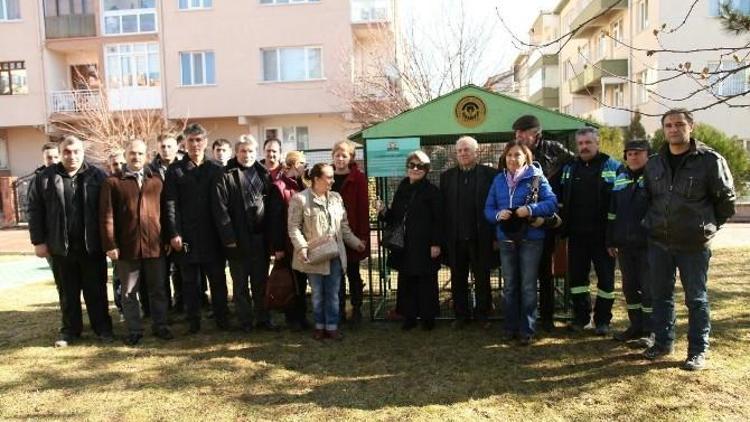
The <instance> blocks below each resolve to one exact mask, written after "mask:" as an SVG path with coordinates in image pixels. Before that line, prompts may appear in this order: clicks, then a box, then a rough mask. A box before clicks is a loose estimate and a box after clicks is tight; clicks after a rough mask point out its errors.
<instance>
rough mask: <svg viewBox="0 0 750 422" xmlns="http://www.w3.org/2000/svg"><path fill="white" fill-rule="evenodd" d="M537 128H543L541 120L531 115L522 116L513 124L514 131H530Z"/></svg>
mask: <svg viewBox="0 0 750 422" xmlns="http://www.w3.org/2000/svg"><path fill="white" fill-rule="evenodd" d="M535 127H542V124H541V123H539V119H537V118H536V116H532V115H531V114H526V115H524V116H521V117H519V118H518V119H516V121H515V122H513V130H529V129H533V128H535Z"/></svg>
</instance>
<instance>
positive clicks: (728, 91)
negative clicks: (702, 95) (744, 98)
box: [708, 60, 750, 97]
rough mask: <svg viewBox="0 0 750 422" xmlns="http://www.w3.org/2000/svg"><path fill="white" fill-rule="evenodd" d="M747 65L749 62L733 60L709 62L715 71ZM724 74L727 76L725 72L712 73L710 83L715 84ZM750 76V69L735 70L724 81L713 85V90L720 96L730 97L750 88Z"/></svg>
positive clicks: (711, 68)
mask: <svg viewBox="0 0 750 422" xmlns="http://www.w3.org/2000/svg"><path fill="white" fill-rule="evenodd" d="M745 65H747V62H740V63H737V62H735V61H731V60H724V61H722V62H721V63H719V62H709V63H708V68H709V69H710V70H711V71H713V72H718V71H721V70H724V69H726V70H728V71H729V70H732V69H736V68H738V67H741V66H745ZM722 76H725V74H717V75H711V77H710V78H709V83H711V84H713V83H714V81H716V80H718V79H719V78H720V77H722ZM748 77H750V71H748V70H747V69H744V70H742V71H739V72H735V73H734V74H732V75H731V76H729V77H727V78H726V79H724V80H723V81H721V82H718V83H716V85H714V86H712V87H711V92H713V93H714V94H716V95H718V96H720V97H728V96H731V95H737V94H739V93H742V92H745V91H747V90H748V89H750V81H748Z"/></svg>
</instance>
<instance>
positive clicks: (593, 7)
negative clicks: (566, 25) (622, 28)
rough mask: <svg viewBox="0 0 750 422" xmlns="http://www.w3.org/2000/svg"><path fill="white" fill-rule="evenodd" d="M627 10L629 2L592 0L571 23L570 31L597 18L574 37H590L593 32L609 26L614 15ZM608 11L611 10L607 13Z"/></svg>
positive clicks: (624, 0)
mask: <svg viewBox="0 0 750 422" xmlns="http://www.w3.org/2000/svg"><path fill="white" fill-rule="evenodd" d="M610 7H611V9H610ZM627 8H628V0H590V1H589V2H588V4H587V5H586V6H584V7H583V8H582V9H581V10H580V12H579V13H578V15H577V16H576V17H575V18H574V19H573V20H572V21H571V22H570V29H574V28H578V27H579V26H581V25H583V24H584V23H586V22H587V21H588V20H590V19H592V18H594V17H595V16H596V17H597V18H596V19H594V20H592V21H591V22H589V23H587V24H586V26H584V27H582V28H581V29H580V30H578V32H577V33H576V34H575V35H574V38H585V37H588V36H589V35H590V34H591V32H592V31H593V30H595V29H597V28H601V27H604V26H606V25H608V24H609V18H610V17H611V16H612V15H613V14H615V13H617V12H619V11H621V10H625V9H627ZM607 9H609V10H608V11H607V12H606V13H605V11H606V10H607Z"/></svg>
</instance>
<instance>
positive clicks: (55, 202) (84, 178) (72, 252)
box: [28, 136, 113, 347]
mask: <svg viewBox="0 0 750 422" xmlns="http://www.w3.org/2000/svg"><path fill="white" fill-rule="evenodd" d="M60 153H61V155H62V161H61V162H60V163H57V164H54V165H51V166H49V167H47V168H46V169H45V170H44V171H42V172H41V173H39V174H37V175H36V177H35V178H34V182H33V185H32V186H31V188H30V189H29V205H28V212H29V234H30V236H31V243H32V244H33V245H34V253H35V254H36V256H39V257H43V258H46V257H51V258H52V273H53V275H54V278H55V284H56V285H57V288H58V293H59V295H60V310H61V312H62V328H61V329H60V337H59V338H58V340H57V341H56V342H55V346H57V347H65V346H67V345H68V343H70V342H71V341H75V340H76V339H78V338H79V337H80V336H81V332H82V331H83V319H82V316H81V292H83V298H84V299H85V300H86V311H87V312H88V315H89V321H90V323H91V327H92V329H93V330H94V332H95V333H96V334H97V335H98V336H99V338H100V339H101V340H102V341H104V342H108V343H109V342H112V340H113V338H112V320H111V319H110V316H109V309H108V308H109V304H108V302H107V261H106V259H105V257H104V252H103V251H102V246H101V238H100V236H99V189H100V187H101V184H102V182H103V181H104V179H105V177H106V175H105V174H104V172H103V171H102V170H100V169H98V168H96V167H94V166H92V165H90V164H88V163H87V162H86V161H85V160H84V145H83V142H81V140H79V139H78V138H76V137H74V136H68V137H67V138H65V139H64V140H63V141H62V142H61V143H60Z"/></svg>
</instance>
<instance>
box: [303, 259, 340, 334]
mask: <svg viewBox="0 0 750 422" xmlns="http://www.w3.org/2000/svg"><path fill="white" fill-rule="evenodd" d="M330 267H331V268H330V273H329V274H328V275H322V274H312V273H309V274H307V279H308V280H309V281H310V287H311V288H312V305H313V317H314V318H315V328H316V329H318V330H328V331H333V330H336V329H337V328H338V324H339V286H340V285H341V260H340V259H338V258H336V259H332V260H331V263H330Z"/></svg>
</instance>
